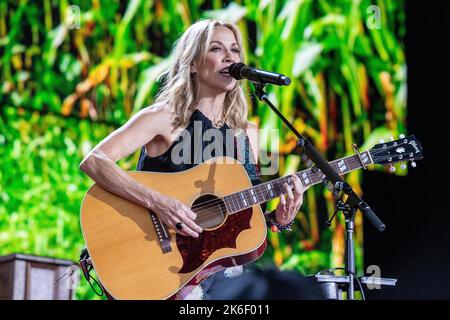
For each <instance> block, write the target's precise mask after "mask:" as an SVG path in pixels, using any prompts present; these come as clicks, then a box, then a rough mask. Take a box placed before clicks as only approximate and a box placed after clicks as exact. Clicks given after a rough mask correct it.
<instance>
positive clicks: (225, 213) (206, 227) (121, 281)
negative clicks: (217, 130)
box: [80, 136, 422, 299]
mask: <svg viewBox="0 0 450 320" xmlns="http://www.w3.org/2000/svg"><path fill="white" fill-rule="evenodd" d="M419 159H422V147H421V145H420V143H419V142H418V141H417V140H416V138H415V137H414V136H408V137H402V138H400V139H398V140H396V141H390V142H386V143H380V144H377V145H375V146H374V147H373V148H372V149H370V150H367V151H365V152H361V153H356V154H354V155H350V156H347V157H344V158H342V159H338V160H335V161H332V162H331V163H330V164H331V166H332V167H333V169H334V170H336V172H337V173H338V174H340V175H344V174H346V173H348V172H351V171H353V170H357V169H359V168H365V167H366V166H369V165H373V164H382V165H386V164H389V165H392V164H394V163H397V162H403V161H410V162H411V164H412V165H413V166H415V162H414V161H415V160H419ZM314 169H315V168H314V167H313V168H309V169H306V170H303V171H300V172H297V173H296V174H297V176H298V177H299V178H300V181H301V183H302V184H303V185H304V186H311V185H314V184H317V183H320V182H322V180H323V177H324V176H323V174H322V173H321V172H320V171H319V170H314ZM129 174H130V176H131V177H132V178H133V179H135V180H136V181H138V182H139V183H141V184H143V185H145V186H146V187H148V188H151V189H154V190H157V191H158V192H160V193H162V194H164V195H168V196H171V197H174V198H177V199H178V200H180V201H181V202H183V203H184V204H186V205H187V206H189V207H190V208H191V209H192V210H193V211H194V212H195V213H196V214H197V218H196V220H195V222H196V223H197V224H198V225H200V226H201V227H202V228H203V232H202V233H200V235H199V237H198V238H193V237H186V236H181V235H179V234H176V233H175V232H174V231H173V230H169V229H168V228H167V226H165V225H164V224H163V223H162V221H161V220H160V219H159V218H158V216H157V215H156V214H155V213H153V212H152V211H150V210H148V209H146V208H144V207H141V206H139V205H137V204H135V203H133V202H130V201H128V200H125V199H123V198H121V197H119V196H116V195H114V194H112V193H110V192H108V191H106V190H105V189H103V188H101V187H100V186H99V185H98V184H94V185H93V186H92V187H91V188H90V189H89V190H88V192H87V193H86V195H85V197H84V199H83V202H82V205H81V213H80V220H81V228H82V232H83V236H84V240H85V243H86V246H87V248H88V251H89V254H90V257H91V260H92V264H93V266H94V269H95V271H96V273H97V275H98V277H99V280H100V282H101V284H102V285H103V287H104V288H105V289H106V290H107V291H108V293H109V294H110V295H111V296H112V297H113V298H115V299H177V298H181V297H180V290H181V289H183V290H182V292H183V293H184V294H186V292H189V291H190V290H192V289H193V288H195V286H197V285H198V284H200V283H201V282H202V281H203V280H205V279H206V278H207V277H209V276H210V275H211V274H213V273H215V272H217V271H220V270H222V269H224V268H227V267H231V266H237V265H243V264H245V263H249V262H251V261H254V260H256V259H258V258H259V257H260V256H261V255H262V254H263V252H264V250H265V248H266V234H267V229H266V223H265V218H264V214H263V212H262V211H261V207H260V206H259V204H261V203H264V202H266V201H269V200H271V199H274V198H277V197H279V196H280V195H281V194H283V193H284V192H283V190H282V185H283V184H284V183H285V182H287V183H288V184H290V185H291V184H292V182H291V178H290V176H286V177H281V178H277V179H274V180H271V181H268V182H265V183H262V184H259V185H257V186H252V184H251V182H250V180H249V177H248V175H247V173H246V170H245V168H244V167H243V166H242V164H240V163H239V162H238V161H237V160H235V159H232V158H229V157H218V158H212V159H210V160H208V161H205V162H203V163H201V164H199V165H197V166H195V167H194V168H192V169H189V170H186V171H183V172H178V173H160V172H129Z"/></svg>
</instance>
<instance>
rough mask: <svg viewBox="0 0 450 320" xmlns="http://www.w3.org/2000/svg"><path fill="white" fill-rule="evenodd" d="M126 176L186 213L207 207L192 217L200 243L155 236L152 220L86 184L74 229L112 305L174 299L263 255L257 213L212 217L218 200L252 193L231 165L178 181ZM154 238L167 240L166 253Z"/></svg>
mask: <svg viewBox="0 0 450 320" xmlns="http://www.w3.org/2000/svg"><path fill="white" fill-rule="evenodd" d="M129 174H130V176H131V177H133V179H135V180H137V181H138V182H139V183H141V184H143V185H145V186H146V187H148V188H151V189H154V190H156V191H158V192H160V193H162V194H164V195H167V196H171V197H174V198H177V199H178V200H180V201H181V202H183V203H184V204H186V205H187V206H189V207H192V206H195V205H198V204H201V203H203V204H208V206H206V207H205V208H207V209H202V210H200V211H199V212H197V218H196V222H197V223H198V224H199V225H200V226H202V227H203V229H204V230H203V232H202V233H201V234H200V236H199V237H198V238H192V237H184V236H180V235H178V234H176V233H175V232H174V231H172V230H168V229H167V228H166V230H161V228H157V224H155V222H154V220H153V219H154V218H155V217H157V216H156V215H155V214H151V212H150V211H149V210H147V209H146V208H144V207H141V206H139V205H136V204H134V203H132V202H130V201H128V200H125V199H123V198H121V197H119V196H116V195H114V194H112V193H110V192H108V191H106V190H104V189H103V188H101V187H100V186H98V185H97V184H94V185H93V186H92V187H91V188H90V189H89V191H88V192H87V194H86V196H85V198H84V199H83V203H82V206H81V217H80V219H81V228H82V232H83V236H84V239H85V242H86V246H87V248H88V251H89V254H90V257H91V260H92V263H93V266H94V268H95V271H96V273H97V275H98V277H99V280H100V282H101V283H102V285H103V287H104V288H105V289H106V290H107V291H108V293H109V294H110V295H111V296H112V297H113V298H115V299H174V298H180V296H178V295H177V293H178V292H179V290H180V289H182V288H183V292H184V294H186V292H189V290H192V289H193V288H194V287H195V285H198V284H199V283H201V282H202V281H203V280H205V279H206V278H207V277H209V276H210V275H211V274H213V273H215V272H217V271H220V270H222V269H224V268H227V267H230V266H236V265H242V264H245V263H248V262H251V261H254V260H256V259H257V258H259V257H260V256H261V255H262V254H263V252H264V250H265V248H266V233H267V230H266V223H265V219H264V215H263V213H262V211H261V207H260V206H259V205H255V206H253V207H250V208H248V209H245V210H243V211H241V212H236V213H233V214H230V215H228V214H224V212H223V211H222V212H220V210H217V209H218V208H224V205H223V203H222V204H221V205H220V203H219V202H218V200H220V198H222V197H223V196H226V195H228V194H231V193H233V192H236V191H238V190H244V189H247V188H250V187H252V184H251V182H250V180H249V178H248V175H247V172H246V171H245V168H244V167H243V166H242V165H241V164H240V163H239V162H238V161H237V160H234V159H232V158H228V157H219V158H213V159H210V160H208V161H206V162H204V163H202V164H199V165H198V166H196V167H194V168H192V169H189V170H186V171H183V172H179V173H158V172H130V173H129ZM209 204H213V205H211V206H209ZM214 204H216V205H214ZM209 208H211V210H209ZM194 211H195V210H194ZM152 216H153V218H152ZM158 231H159V233H160V234H161V233H165V232H166V231H167V232H168V234H167V236H168V237H169V238H170V239H169V240H170V242H169V241H168V242H167V244H170V247H169V249H168V250H163V248H162V244H161V241H160V237H159V234H158ZM166 249H167V247H166ZM164 251H166V252H164Z"/></svg>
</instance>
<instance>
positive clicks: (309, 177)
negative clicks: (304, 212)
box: [223, 151, 374, 214]
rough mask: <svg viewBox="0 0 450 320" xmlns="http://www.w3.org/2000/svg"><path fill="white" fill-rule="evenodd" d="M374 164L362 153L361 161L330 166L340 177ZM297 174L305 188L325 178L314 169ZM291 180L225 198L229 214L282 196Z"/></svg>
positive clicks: (354, 158) (349, 159)
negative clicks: (285, 185) (285, 184)
mask: <svg viewBox="0 0 450 320" xmlns="http://www.w3.org/2000/svg"><path fill="white" fill-rule="evenodd" d="M373 163H374V162H373V159H372V157H371V155H370V152H369V151H365V152H362V153H361V159H360V158H359V156H358V155H351V156H348V157H344V158H341V159H338V160H334V161H332V162H330V165H331V167H332V168H333V169H334V170H335V171H336V172H337V173H338V174H339V175H344V174H347V173H349V172H351V171H355V170H357V169H360V168H362V167H364V166H367V165H371V164H373ZM363 164H364V165H363ZM295 174H296V175H297V176H298V177H299V178H300V182H301V183H302V184H303V186H304V187H309V186H312V185H315V184H318V183H320V182H322V180H323V178H324V177H325V175H324V174H323V173H322V172H320V171H319V170H317V168H314V167H313V168H309V169H305V170H302V171H299V172H296V173H295ZM291 180H292V179H291V177H290V175H289V176H285V177H280V178H277V179H274V180H271V181H268V182H264V183H261V184H259V185H257V186H254V187H252V188H249V189H246V190H242V191H240V192H236V193H232V194H230V195H227V196H225V197H223V200H224V203H225V207H226V209H227V212H228V214H232V213H235V212H239V211H242V210H244V209H247V208H250V207H252V206H254V205H256V204H261V203H264V202H267V201H269V200H272V199H275V198H277V197H279V196H281V195H282V194H284V193H285V192H284V190H283V185H284V183H287V184H288V185H290V186H292V184H293V182H292V181H291Z"/></svg>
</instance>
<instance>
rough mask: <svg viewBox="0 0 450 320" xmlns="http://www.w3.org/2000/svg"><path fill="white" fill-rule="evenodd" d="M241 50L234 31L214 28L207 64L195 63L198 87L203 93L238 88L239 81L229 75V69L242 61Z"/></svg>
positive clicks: (218, 27) (220, 27) (219, 27)
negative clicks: (233, 64)
mask: <svg viewBox="0 0 450 320" xmlns="http://www.w3.org/2000/svg"><path fill="white" fill-rule="evenodd" d="M240 50H241V48H239V45H238V44H237V40H236V37H235V36H234V33H233V31H231V30H230V29H228V28H227V27H222V26H217V27H215V28H214V31H213V35H212V38H211V43H210V44H209V48H208V51H207V54H206V60H205V63H204V64H200V61H195V62H194V70H195V71H196V81H197V85H198V87H199V89H200V90H202V91H203V93H207V92H204V91H205V90H206V91H211V92H215V93H220V92H224V91H231V90H232V89H233V88H234V87H235V86H236V82H237V80H235V79H234V78H232V77H231V76H230V75H229V74H228V71H227V68H228V66H229V65H231V64H232V63H236V62H240V61H241V59H240V56H239V53H240Z"/></svg>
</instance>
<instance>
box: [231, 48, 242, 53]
mask: <svg viewBox="0 0 450 320" xmlns="http://www.w3.org/2000/svg"><path fill="white" fill-rule="evenodd" d="M231 51H233V52H236V53H239V52H241V50H239V49H237V48H233V49H231Z"/></svg>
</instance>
